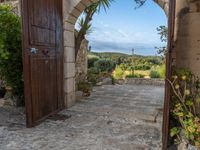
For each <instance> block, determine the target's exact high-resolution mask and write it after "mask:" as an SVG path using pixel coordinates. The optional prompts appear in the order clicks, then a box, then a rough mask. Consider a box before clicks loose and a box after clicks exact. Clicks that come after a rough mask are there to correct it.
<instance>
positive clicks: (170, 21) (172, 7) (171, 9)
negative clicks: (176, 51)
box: [162, 0, 176, 150]
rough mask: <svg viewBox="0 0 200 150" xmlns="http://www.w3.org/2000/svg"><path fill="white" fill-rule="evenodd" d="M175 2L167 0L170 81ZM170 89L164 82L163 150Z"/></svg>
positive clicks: (167, 75) (166, 138) (167, 62)
mask: <svg viewBox="0 0 200 150" xmlns="http://www.w3.org/2000/svg"><path fill="white" fill-rule="evenodd" d="M175 10H176V0H169V18H168V50H167V54H166V78H167V79H170V78H171V75H172V62H173V59H172V53H173V47H174V46H173V45H174V26H175ZM170 93H171V87H170V85H169V83H168V81H166V84H165V102H164V111H163V133H162V142H163V150H167V147H168V142H169V123H170V99H171V96H170V95H171V94H170Z"/></svg>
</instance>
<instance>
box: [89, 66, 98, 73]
mask: <svg viewBox="0 0 200 150" xmlns="http://www.w3.org/2000/svg"><path fill="white" fill-rule="evenodd" d="M88 73H89V74H99V69H98V68H96V67H91V68H89V69H88Z"/></svg>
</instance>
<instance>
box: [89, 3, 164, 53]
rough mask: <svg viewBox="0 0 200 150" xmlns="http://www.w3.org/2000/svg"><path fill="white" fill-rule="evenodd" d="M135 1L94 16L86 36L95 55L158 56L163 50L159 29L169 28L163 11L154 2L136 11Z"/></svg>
mask: <svg viewBox="0 0 200 150" xmlns="http://www.w3.org/2000/svg"><path fill="white" fill-rule="evenodd" d="M135 6H136V5H135V3H134V1H133V0H115V2H113V3H112V5H111V7H110V9H109V10H108V11H107V13H105V12H104V11H103V10H102V11H101V12H100V13H99V14H95V16H94V18H93V27H92V33H91V34H90V35H88V36H87V39H88V40H89V42H90V45H91V47H92V51H97V52H122V53H128V54H130V53H131V49H132V48H134V49H135V51H136V54H140V55H156V54H157V52H156V50H155V46H162V45H163V43H161V42H160V37H159V35H158V34H157V31H156V28H157V27H158V26H160V25H166V24H167V18H166V16H165V14H164V12H163V11H162V9H161V8H160V7H159V6H158V5H156V4H155V3H154V2H153V1H152V0H147V3H146V4H145V5H144V6H142V7H141V8H139V9H135Z"/></svg>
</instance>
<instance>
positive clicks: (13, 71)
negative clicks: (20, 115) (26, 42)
mask: <svg viewBox="0 0 200 150" xmlns="http://www.w3.org/2000/svg"><path fill="white" fill-rule="evenodd" d="M22 72H23V65H22V47H21V23H20V17H18V16H17V15H15V14H14V13H12V12H11V7H10V6H8V5H0V76H1V77H2V78H3V80H4V81H5V84H6V85H7V86H10V87H11V88H12V94H13V96H15V98H17V101H18V105H24V91H23V89H24V87H23V85H24V84H23V77H22Z"/></svg>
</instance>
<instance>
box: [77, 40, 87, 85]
mask: <svg viewBox="0 0 200 150" xmlns="http://www.w3.org/2000/svg"><path fill="white" fill-rule="evenodd" d="M87 54H88V41H87V40H86V39H85V40H83V41H82V43H81V47H80V50H79V51H78V54H77V57H76V76H75V82H76V84H77V83H79V82H81V81H84V80H85V78H86V76H87V68H88V59H87Z"/></svg>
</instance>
